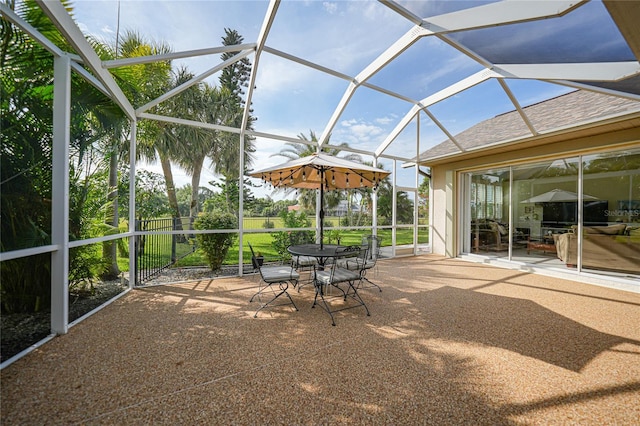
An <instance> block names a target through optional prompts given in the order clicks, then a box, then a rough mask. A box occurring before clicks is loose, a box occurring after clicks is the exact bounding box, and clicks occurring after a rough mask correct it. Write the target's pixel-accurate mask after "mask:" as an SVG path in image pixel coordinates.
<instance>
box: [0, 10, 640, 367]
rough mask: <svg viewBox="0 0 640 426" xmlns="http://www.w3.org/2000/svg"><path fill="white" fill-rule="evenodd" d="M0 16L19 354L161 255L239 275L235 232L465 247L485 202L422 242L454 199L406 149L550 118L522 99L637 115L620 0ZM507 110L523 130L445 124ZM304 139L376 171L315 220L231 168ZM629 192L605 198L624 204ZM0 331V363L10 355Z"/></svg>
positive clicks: (259, 162) (10, 285)
mask: <svg viewBox="0 0 640 426" xmlns="http://www.w3.org/2000/svg"><path fill="white" fill-rule="evenodd" d="M622 3H625V4H626V6H621V4H622ZM627 3H628V4H627ZM625 8H626V9H625ZM0 12H1V14H2V41H1V42H2V58H1V61H2V62H1V66H2V77H1V80H2V136H1V138H2V170H1V173H2V177H1V182H0V184H1V187H0V196H1V199H2V206H1V208H2V235H1V240H2V248H1V253H0V256H1V257H0V260H1V261H2V263H1V266H2V315H3V330H4V328H5V327H14V328H17V327H18V325H19V324H25V323H38V324H40V328H38V329H37V331H35V332H32V333H30V334H29V336H28V337H27V338H26V339H25V338H21V339H22V340H21V343H20V344H18V346H20V345H22V347H19V348H18V349H19V350H22V349H27V348H28V347H30V346H32V345H34V344H38V342H41V341H43V340H42V339H45V338H47V336H52V335H55V334H64V333H66V332H67V330H68V328H69V326H70V325H73V323H74V322H75V321H79V320H82V319H83V318H84V317H86V316H87V315H90V314H91V313H92V312H93V310H94V309H95V308H99V306H101V304H102V303H105V302H107V301H109V300H113V298H115V297H118V296H119V295H121V294H124V293H126V292H127V291H129V290H130V289H132V288H133V287H135V286H141V285H147V284H149V283H150V282H152V281H153V280H154V279H157V278H158V277H160V276H163V275H164V274H168V273H170V272H171V271H175V270H178V268H180V269H179V270H180V271H182V273H184V274H186V273H187V272H184V271H186V270H187V268H188V269H189V270H194V269H195V268H200V269H205V270H207V272H206V274H207V276H209V277H212V276H216V275H220V274H227V275H243V274H246V273H252V272H253V268H252V265H251V258H250V251H249V247H248V244H247V243H248V242H250V243H251V244H252V245H253V246H254V248H256V249H257V250H258V251H260V252H261V254H263V255H264V256H265V258H267V259H268V260H270V261H276V262H279V261H283V260H286V259H285V258H286V250H285V249H286V246H287V245H288V244H291V243H292V242H298V241H315V242H319V235H320V232H319V229H320V228H321V227H322V226H323V227H324V240H323V241H324V242H329V243H331V242H337V243H345V244H358V243H360V241H361V240H362V238H363V237H365V236H367V235H372V234H373V235H377V236H379V237H381V238H382V246H383V255H384V256H387V257H394V256H402V255H416V254H418V253H420V252H423V251H424V252H427V251H430V250H431V249H432V248H434V247H435V249H434V252H437V253H438V254H443V255H448V256H456V255H457V254H459V253H461V252H463V251H469V252H471V251H474V246H473V244H476V243H478V242H477V241H475V240H473V239H472V238H470V237H468V236H469V235H471V232H470V231H469V230H468V229H467V228H468V226H469V225H468V223H466V222H464V220H467V222H469V220H468V218H469V217H470V216H469V215H476V216H477V217H483V218H484V217H485V216H486V215H487V214H488V213H487V210H486V209H485V210H483V212H482V213H480V212H476V211H473V212H467V214H466V216H464V217H466V218H467V219H460V222H459V223H458V224H456V225H454V227H459V228H460V229H464V232H462V233H461V235H462V234H464V235H467V237H466V238H467V240H465V241H462V240H460V241H459V246H460V247H461V249H459V250H456V251H455V252H451V251H449V249H448V248H447V249H445V248H442V249H440V246H439V245H433V244H432V242H433V241H434V239H435V238H438V239H444V238H445V235H444V234H446V233H447V232H448V231H447V229H448V228H446V227H443V228H442V229H440V228H434V215H436V217H437V216H438V215H442V214H443V213H442V212H445V211H447V212H448V211H449V210H448V209H449V208H450V206H449V204H447V203H449V202H453V201H452V199H447V200H446V201H443V202H442V203H441V204H437V203H435V202H434V200H435V199H434V196H435V195H437V194H436V193H434V189H433V186H432V182H431V177H432V176H431V173H432V170H431V168H430V167H429V160H430V158H431V157H430V156H429V155H426V156H425V153H432V154H433V158H443V156H444V157H446V156H452V155H456V154H460V153H463V154H470V153H473V152H474V151H476V150H477V151H480V150H481V149H483V146H478V144H479V143H486V144H487V145H488V144H496V143H498V142H500V143H504V142H508V143H515V142H517V140H518V138H521V137H525V136H526V137H538V136H541V135H544V134H545V132H556V131H557V129H556V128H549V129H545V128H541V127H539V126H537V125H536V122H535V120H536V117H532V116H530V115H528V112H527V111H530V109H529V110H528V109H527V108H528V107H530V106H532V105H538V104H540V103H542V102H545V101H547V100H549V99H554V98H557V97H561V96H564V95H567V94H570V93H574V92H576V91H580V92H588V93H594V94H597V95H600V96H606V97H607V98H611V99H620V100H621V101H622V102H626V103H629V104H631V106H628V105H627V104H625V105H624V112H625V113H629V111H631V112H633V113H637V112H638V110H640V108H639V107H638V101H639V100H640V76H639V74H640V66H639V64H638V59H637V58H638V56H639V52H640V48H639V42H638V38H639V35H638V32H637V28H636V29H635V32H634V31H633V30H631V31H629V28H632V29H633V28H634V25H635V24H634V23H633V22H634V20H633V19H631V17H633V16H635V15H637V13H638V7H637V3H633V2H611V1H551V0H550V1H470V2H462V1H455V2H452V1H437V0H434V1H379V2H378V1H340V2H326V1H310V2H301V1H282V2H281V1H275V0H274V1H241V2H236V1H231V0H229V1H180V2H165V1H154V2H145V1H134V0H132V1H128V0H109V1H80V0H78V1H63V2H59V1H55V0H53V1H32V0H29V1H17V0H16V1H14V0H5V1H2V2H1V3H0ZM634 14H635V15H634ZM621 111H622V109H621ZM505 114H512V115H515V117H516V118H515V120H516V121H517V124H518V126H520V127H522V128H523V129H524V130H523V133H522V134H521V135H518V136H517V137H511V136H509V137H507V136H505V137H502V138H501V136H500V134H499V133H496V134H494V135H495V136H496V137H495V138H493V139H491V138H486V137H481V138H475V139H474V138H473V137H472V138H471V139H473V140H476V141H478V144H476V145H474V143H465V142H464V141H463V139H462V138H459V137H458V135H460V134H463V132H464V131H465V130H467V129H470V128H472V127H473V126H475V125H477V124H478V123H482V122H484V121H486V120H490V119H492V118H495V117H500V116H503V115H505ZM594 117H596V118H597V119H598V120H603V121H604V120H605V119H608V117H606V115H603V114H600V115H597V116H596V115H594ZM596 118H594V120H595V119H596ZM574 122H576V123H579V122H581V117H575V120H574ZM636 126H637V124H636ZM523 135H524V136H523ZM485 136H486V135H485ZM465 138H467V139H468V137H467V136H465ZM465 140H466V139H465ZM483 141H487V142H483ZM315 152H325V153H327V154H329V155H332V156H335V157H341V158H345V159H348V160H351V161H355V162H357V163H362V164H364V165H367V166H373V167H377V168H380V169H384V170H385V171H387V172H390V174H389V176H388V177H387V178H385V179H384V180H383V181H382V182H381V183H380V184H379V185H378V186H377V187H376V188H370V187H364V186H363V187H359V186H358V184H357V181H356V182H354V185H353V186H352V187H349V188H347V189H343V190H337V191H329V192H327V193H326V194H324V197H323V200H324V206H323V207H324V211H325V215H324V220H323V222H322V223H320V220H321V218H320V211H322V210H323V208H321V207H322V206H319V205H318V203H319V200H320V199H321V198H320V195H319V191H317V190H295V189H293V190H286V189H279V188H273V187H270V186H268V185H266V184H264V183H263V182H262V181H261V180H260V179H258V178H252V177H250V174H251V172H252V171H255V170H260V169H266V168H268V167H272V166H275V165H277V164H279V163H284V162H286V161H288V160H291V159H295V158H300V157H303V156H307V155H310V154H313V153H315ZM430 155H431V154H430ZM549 161H554V159H553V158H552V159H550V160H549ZM633 167H635V166H633ZM633 170H635V168H633ZM633 170H632V171H633ZM465 173H467V175H465V176H471V177H475V176H481V175H483V174H484V175H488V174H489V173H486V172H484V171H479V172H477V173H476V174H473V173H474V171H473V170H470V171H466V172H465ZM469 173H471V174H469ZM633 173H635V172H633ZM471 177H468V178H467V179H472V178H471ZM636 181H638V179H636ZM474 182H475V181H474ZM478 182H479V183H481V184H483V185H484V184H486V183H487V182H484V181H480V180H478ZM631 185H632V186H633V184H631ZM576 189H580V190H581V188H576ZM633 191H634V189H633V188H630V194H635V192H633ZM494 195H495V197H496V203H498V200H497V199H498V198H500V195H499V194H494ZM581 197H582V195H581ZM633 197H635V195H630V200H626V201H625V203H627V204H624V205H623V204H620V205H621V206H623V207H624V208H626V209H627V210H630V211H635V210H636V209H637V210H638V211H640V201H638V204H637V205H636V204H634V202H633ZM454 198H455V197H454ZM639 198H640V197H639ZM496 205H497V204H496ZM476 207H477V206H476ZM476 207H474V208H476ZM534 207H535V206H534V205H533V204H532V206H531V210H527V214H529V213H531V214H533V213H534V210H533V209H534ZM459 208H460V209H468V208H471V207H470V206H465V205H464V203H462V204H461V205H460V206H459ZM489 208H492V207H491V206H489ZM527 208H529V206H528V205H527ZM621 208H622V207H621ZM523 209H524V207H523ZM523 212H524V210H523ZM456 214H457V213H456ZM482 215H484V216H482ZM523 215H524V213H523ZM639 215H640V213H639ZM461 217H462V216H461ZM474 217H475V216H474ZM456 220H457V219H456ZM467 231H469V232H467ZM443 247H444V246H443ZM475 251H479V250H478V247H475ZM543 254H544V253H543ZM171 278H172V279H176V280H180V279H183V278H184V275H177V276H176V275H173V276H171ZM91 300H97V301H98V302H93V304H92V302H90V301H91ZM11 318H13V319H11ZM8 321H14V322H12V323H9V322H8ZM7 336H8V335H7V334H5V333H4V332H3V333H2V359H3V361H5V360H6V359H7V358H9V357H10V356H13V355H15V353H16V352H17V351H16V350H15V347H16V344H15V342H10V341H9V339H10V337H7ZM18 352H19V351H18Z"/></svg>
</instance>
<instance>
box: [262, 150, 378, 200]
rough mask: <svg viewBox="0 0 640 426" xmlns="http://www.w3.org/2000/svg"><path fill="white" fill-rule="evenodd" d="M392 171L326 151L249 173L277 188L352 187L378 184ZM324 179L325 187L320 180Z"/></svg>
mask: <svg viewBox="0 0 640 426" xmlns="http://www.w3.org/2000/svg"><path fill="white" fill-rule="evenodd" d="M389 174H390V173H389V172H387V171H385V170H381V169H378V168H375V167H371V166H367V165H364V164H360V163H356V162H353V161H349V160H345V159H344V158H339V157H334V156H332V155H327V154H323V153H316V154H312V155H308V156H306V157H301V158H296V159H295V160H291V161H288V162H286V163H283V164H280V165H277V166H273V167H269V168H266V169H263V170H258V171H256V172H252V173H249V176H251V177H255V178H260V179H262V180H264V181H266V182H268V183H270V184H271V185H273V186H274V188H281V187H287V188H304V189H323V190H325V191H330V190H333V189H349V188H363V187H368V188H371V187H376V186H377V185H378V184H379V183H380V181H381V180H382V179H384V178H385V177H387V176H388V175H389ZM322 181H324V185H323V187H322V188H321V186H320V182H322Z"/></svg>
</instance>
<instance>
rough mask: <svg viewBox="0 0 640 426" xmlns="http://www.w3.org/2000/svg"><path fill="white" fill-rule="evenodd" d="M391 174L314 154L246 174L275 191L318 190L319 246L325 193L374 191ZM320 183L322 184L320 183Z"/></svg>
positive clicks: (322, 225) (322, 226) (325, 155)
mask: <svg viewBox="0 0 640 426" xmlns="http://www.w3.org/2000/svg"><path fill="white" fill-rule="evenodd" d="M389 174H390V172H387V171H385V170H382V169H378V168H375V167H371V166H367V165H365V164H360V163H356V162H353V161H349V160H345V159H344V158H339V157H334V156H332V155H327V154H323V153H315V154H312V155H308V156H306V157H302V158H296V159H295V160H291V161H287V162H286V163H283V164H280V165H277V166H273V167H269V168H266V169H263V170H258V171H255V172H252V173H249V176H251V177H255V178H260V179H262V180H264V181H265V182H267V183H270V184H271V185H273V187H274V188H283V187H285V188H303V189H319V190H320V246H323V234H324V224H323V222H324V220H323V219H324V191H331V190H334V189H350V188H351V189H354V188H365V187H366V188H376V187H377V186H378V184H379V183H380V181H382V179H384V178H385V177H387V176H389ZM321 182H323V183H324V184H321Z"/></svg>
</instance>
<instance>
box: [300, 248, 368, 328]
mask: <svg viewBox="0 0 640 426" xmlns="http://www.w3.org/2000/svg"><path fill="white" fill-rule="evenodd" d="M361 251H362V248H361V247H360V246H348V247H343V248H340V249H338V250H336V258H337V259H340V258H345V257H346V258H349V257H355V256H358V254H359V253H360V252H361ZM360 281H361V275H360V272H359V271H354V270H350V269H347V268H343V267H341V266H340V262H333V263H331V264H330V265H327V267H326V268H324V269H322V270H318V269H316V270H315V271H314V280H313V282H314V286H315V290H316V295H315V297H314V299H313V305H311V307H312V308H315V306H316V305H318V306H320V307H321V308H323V309H324V310H325V311H327V313H328V314H329V316H330V317H331V325H333V326H335V325H336V322H335V319H334V317H333V314H334V313H335V312H339V311H344V310H346V309H353V308H357V307H359V306H363V307H364V309H365V311H366V312H367V316H370V315H371V314H370V313H369V308H367V305H366V304H365V303H364V300H362V298H361V297H360V294H358V289H357V287H358V284H359V282H360ZM343 287H345V288H343ZM330 288H336V289H338V290H339V291H340V293H339V294H338V295H329V294H328V291H327V290H329V289H330ZM318 296H320V301H321V302H322V304H320V303H319V302H318ZM332 299H334V300H335V299H342V302H343V303H340V302H337V303H336V306H333V307H332V305H331V304H330V303H328V301H331V300H332ZM348 300H351V301H353V302H355V304H354V303H353V302H351V303H349V302H348ZM338 303H340V304H339V305H338Z"/></svg>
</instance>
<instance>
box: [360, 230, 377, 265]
mask: <svg viewBox="0 0 640 426" xmlns="http://www.w3.org/2000/svg"><path fill="white" fill-rule="evenodd" d="M362 244H363V246H364V245H366V246H367V248H368V256H369V259H370V260H373V261H376V260H377V259H378V256H380V246H381V245H382V238H380V237H378V236H377V235H365V236H364V237H362Z"/></svg>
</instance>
